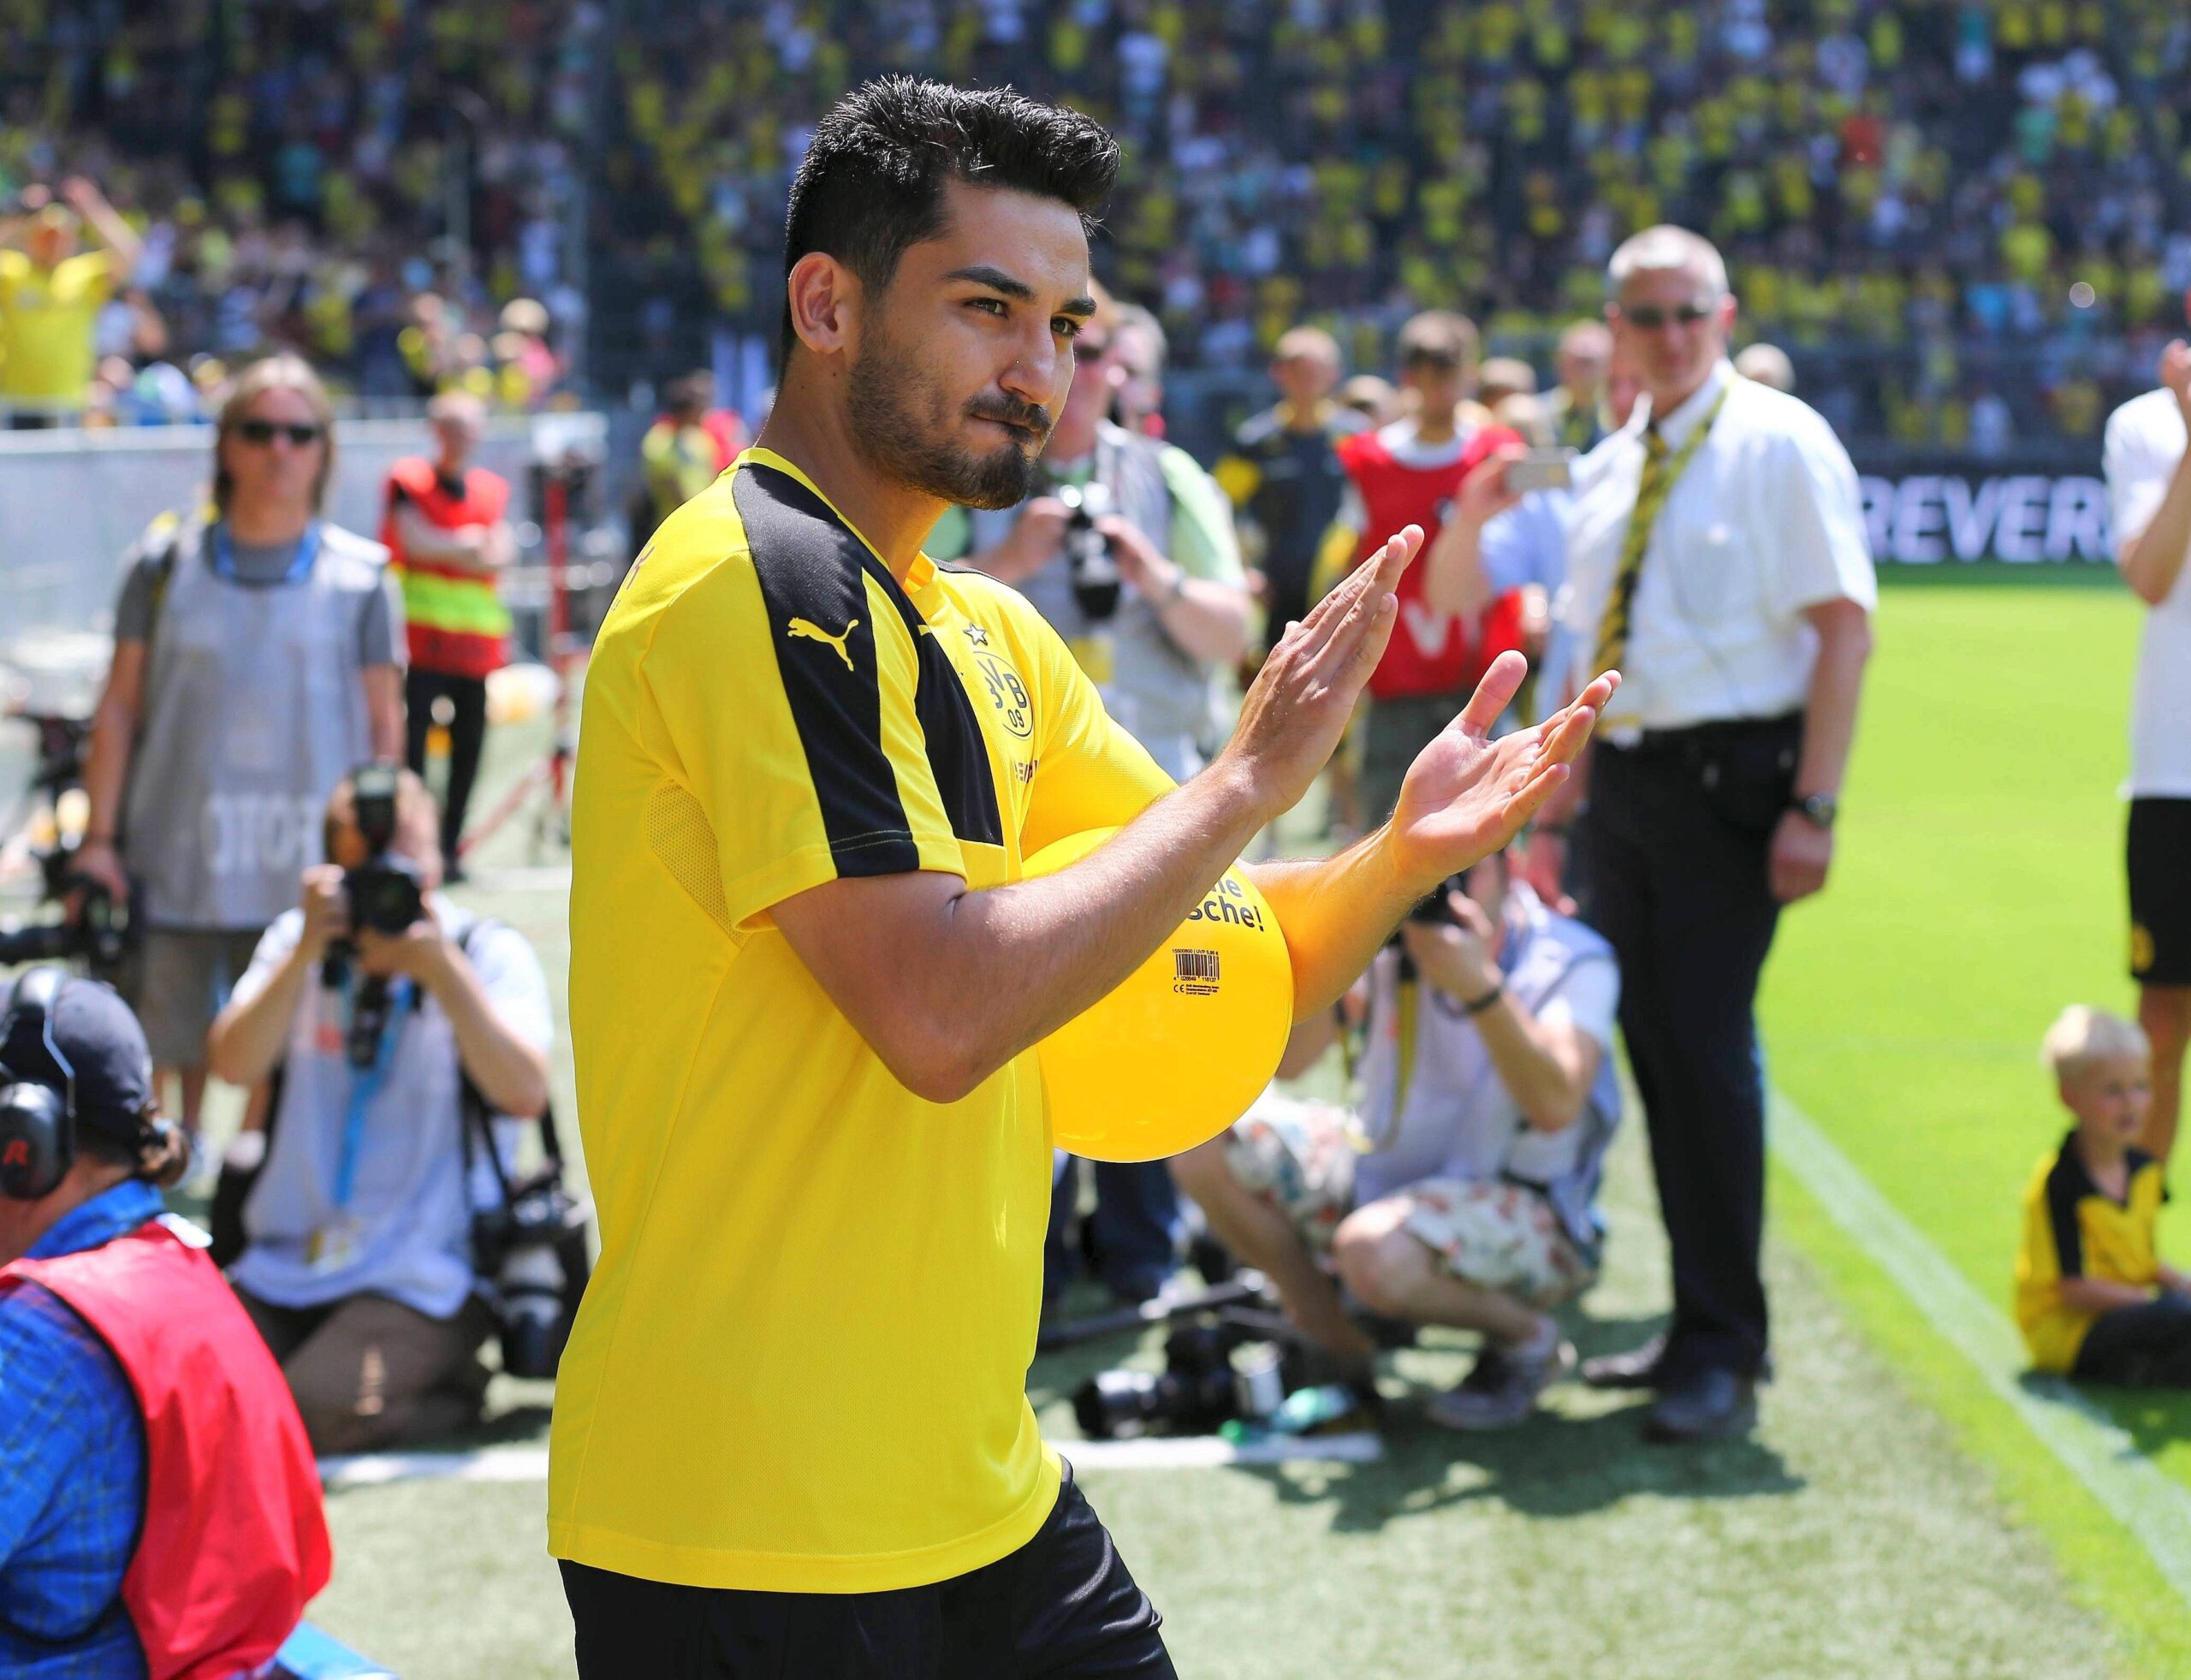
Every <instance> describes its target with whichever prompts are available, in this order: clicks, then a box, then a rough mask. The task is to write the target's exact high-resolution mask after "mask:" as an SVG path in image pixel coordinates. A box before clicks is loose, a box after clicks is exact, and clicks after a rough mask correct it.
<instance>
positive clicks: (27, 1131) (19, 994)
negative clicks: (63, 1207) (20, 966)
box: [0, 968, 76, 1202]
mask: <svg viewBox="0 0 2191 1680" xmlns="http://www.w3.org/2000/svg"><path fill="white" fill-rule="evenodd" d="M67 983H68V974H67V972H66V971H63V970H61V969H57V968H34V969H33V970H31V971H29V972H28V973H27V974H26V975H24V976H23V977H22V978H21V979H20V980H18V981H16V982H15V995H14V996H13V997H11V998H10V999H9V1000H8V1013H7V1016H6V1018H4V1019H0V1052H4V1050H5V1048H6V1047H7V1046H8V1045H9V1043H10V1042H13V1040H14V1038H15V1027H16V1024H18V1023H19V1022H22V1021H25V1020H33V1021H36V1022H37V1023H38V1028H39V1035H40V1036H42V1037H43V1038H44V1039H45V1053H46V1054H48V1055H50V1056H51V1057H52V1058H53V1063H54V1066H56V1067H58V1068H59V1069H60V1070H61V1073H62V1077H63V1078H65V1079H66V1080H67V1081H68V1084H67V1086H66V1087H65V1088H64V1089H62V1090H57V1091H56V1089H53V1087H52V1086H50V1085H48V1084H45V1083H42V1082H40V1081H38V1080H32V1079H24V1078H21V1077H18V1076H17V1075H16V1073H15V1070H14V1069H12V1068H10V1067H9V1066H7V1065H6V1064H5V1063H4V1062H0V1078H4V1079H5V1080H6V1081H7V1082H8V1083H6V1084H5V1085H4V1086H0V1196H9V1197H10V1198H11V1199H13V1200H15V1201H17V1202H36V1201H38V1200H39V1199H40V1198H41V1197H43V1196H50V1195H52V1194H53V1192H54V1191H55V1190H56V1189H58V1188H59V1187H60V1184H61V1181H62V1179H63V1178H66V1177H68V1168H69V1167H70V1166H71V1165H73V1164H74V1161H75V1159H76V1070H75V1068H74V1067H73V1066H70V1064H69V1060H68V1057H66V1056H64V1055H62V1054H61V1047H60V1046H59V1045H58V1044H56V1043H55V1042H54V1040H53V1007H54V1005H55V1004H56V1003H58V1002H59V1001H60V1000H61V988H62V986H64V985H65V984H67Z"/></svg>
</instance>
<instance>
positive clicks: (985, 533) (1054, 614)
mask: <svg viewBox="0 0 2191 1680" xmlns="http://www.w3.org/2000/svg"><path fill="white" fill-rule="evenodd" d="M1162 449H1163V446H1162V445H1161V444H1159V443H1157V442H1154V441H1153V440H1151V439H1149V438H1146V437H1137V436H1134V435H1133V434H1132V433H1131V432H1129V431H1126V430H1124V429H1122V428H1120V427H1119V426H1114V425H1113V424H1111V423H1110V422H1109V421H1107V420H1106V421H1104V422H1102V423H1101V425H1100V426H1099V427H1098V429H1097V431H1096V436H1095V463H1094V472H1093V473H1092V474H1091V477H1092V478H1093V479H1094V480H1095V482H1096V483H1099V484H1103V485H1105V486H1106V487H1107V488H1108V489H1109V490H1110V492H1111V494H1112V496H1113V497H1114V498H1115V499H1116V510H1117V512H1118V513H1119V515H1120V516H1121V517H1122V518H1124V519H1126V520H1128V521H1129V522H1130V523H1131V524H1133V525H1137V526H1138V527H1139V528H1140V529H1141V531H1143V533H1144V534H1145V535H1146V536H1147V537H1149V540H1150V541H1151V542H1153V543H1155V545H1156V548H1157V550H1158V552H1159V553H1162V554H1167V555H1168V554H1169V552H1170V549H1171V546H1172V536H1171V532H1172V492H1171V490H1170V489H1169V487H1168V486H1167V484H1165V482H1164V467H1163V460H1162ZM1018 516H1019V510H1018V508H1003V509H1000V510H998V511H995V512H987V511H976V512H974V513H972V514H971V520H972V533H973V547H974V548H975V549H977V550H979V549H986V548H989V547H991V546H992V545H994V544H995V543H998V542H1000V541H1001V540H1003V538H1004V537H1006V535H1008V534H1009V533H1010V531H1011V530H1012V523H1013V521H1014V520H1016V519H1018ZM1019 589H1020V592H1021V593H1022V594H1024V596H1025V597H1027V598H1028V600H1029V601H1030V602H1032V603H1034V606H1035V609H1036V611H1037V612H1039V613H1040V614H1042V617H1043V619H1044V620H1045V621H1046V622H1048V625H1049V626H1050V627H1051V628H1052V629H1053V630H1054V631H1056V632H1058V634H1059V635H1060V636H1061V637H1063V638H1065V642H1066V645H1067V646H1068V647H1070V648H1072V650H1073V654H1074V656H1075V657H1076V658H1078V660H1079V661H1080V662H1081V667H1082V668H1083V669H1084V670H1085V671H1087V673H1088V674H1089V676H1090V679H1091V680H1093V681H1094V682H1095V686H1096V687H1097V688H1098V689H1099V690H1100V691H1101V693H1102V696H1103V708H1104V709H1105V710H1106V711H1107V712H1109V713H1110V715H1112V717H1113V718H1114V719H1115V720H1117V721H1118V723H1119V727H1122V728H1123V729H1125V732H1126V733H1128V734H1129V735H1131V736H1132V737H1133V738H1134V739H1136V740H1137V741H1139V742H1140V743H1141V744H1142V745H1143V746H1145V747H1147V748H1148V749H1149V756H1150V757H1153V758H1155V760H1156V762H1157V763H1158V764H1160V765H1161V766H1162V767H1163V769H1164V771H1165V774H1167V775H1169V776H1171V777H1172V778H1173V780H1175V781H1185V780H1186V778H1187V777H1189V776H1191V775H1193V774H1194V773H1195V772H1196V770H1198V769H1201V768H1202V757H1203V752H1204V750H1205V748H1206V747H1207V745H1208V743H1209V741H1210V739H1211V738H1212V735H1213V727H1212V720H1213V718H1214V703H1215V692H1214V674H1213V673H1212V672H1211V671H1210V670H1209V669H1208V668H1207V667H1205V666H1204V665H1202V663H1201V662H1199V661H1197V660H1196V659H1193V658H1191V656H1188V655H1187V654H1186V653H1185V652H1183V651H1181V650H1180V648H1179V644H1177V643H1176V642H1174V641H1173V639H1172V638H1171V637H1170V636H1168V635H1167V634H1166V633H1165V631H1164V626H1163V624H1162V622H1161V620H1159V618H1158V616H1157V613H1156V608H1155V607H1154V606H1152V605H1150V603H1149V602H1147V601H1145V600H1143V598H1142V597H1141V596H1139V595H1138V594H1137V593H1135V591H1132V590H1131V589H1130V588H1129V589H1121V590H1120V591H1119V608H1118V611H1117V612H1115V613H1113V614H1112V615H1111V616H1110V617H1109V618H1107V619H1104V620H1092V619H1090V617H1089V616H1088V615H1087V614H1085V613H1084V612H1083V611H1082V610H1081V608H1080V603H1079V602H1078V601H1077V600H1075V599H1074V598H1073V593H1072V567H1069V566H1067V565H1066V562H1065V559H1064V556H1063V555H1062V554H1060V555H1057V556H1055V557H1054V558H1053V559H1052V560H1051V561H1050V563H1049V564H1048V565H1047V566H1045V567H1043V568H1042V570H1041V571H1039V572H1037V573H1036V574H1035V575H1034V576H1033V577H1031V578H1029V579H1026V580H1025V581H1024V583H1022V584H1021V585H1019Z"/></svg>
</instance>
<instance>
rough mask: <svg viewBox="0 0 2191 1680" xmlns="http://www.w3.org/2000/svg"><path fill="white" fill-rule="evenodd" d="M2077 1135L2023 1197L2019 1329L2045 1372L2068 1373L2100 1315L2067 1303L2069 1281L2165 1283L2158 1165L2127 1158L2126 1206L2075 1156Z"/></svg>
mask: <svg viewBox="0 0 2191 1680" xmlns="http://www.w3.org/2000/svg"><path fill="white" fill-rule="evenodd" d="M2076 1136H2077V1135H2076V1133H2075V1132H2074V1131H2073V1132H2071V1133H2070V1134H2069V1137H2067V1138H2066V1139H2064V1140H2063V1144H2062V1147H2061V1149H2059V1150H2058V1151H2057V1152H2056V1153H2055V1154H2053V1155H2049V1156H2047V1157H2046V1159H2045V1160H2043V1161H2040V1163H2039V1166H2038V1167H2037V1168H2036V1169H2035V1170H2034V1172H2033V1173H2032V1175H2031V1182H2030V1184H2028V1185H2026V1186H2025V1188H2024V1193H2023V1240H2022V1243H2021V1244H2019V1245H2018V1247H2017V1249H2016V1327H2017V1328H2018V1329H2020V1330H2022V1332H2023V1339H2024V1345H2026V1346H2027V1347H2028V1349H2029V1350H2030V1351H2031V1362H2032V1364H2033V1365H2034V1367H2035V1368H2038V1369H2040V1370H2042V1371H2053V1372H2056V1373H2067V1372H2068V1371H2069V1368H2071V1367H2072V1366H2074V1365H2075V1363H2076V1362H2077V1351H2078V1349H2080V1348H2081V1347H2082V1346H2083V1345H2084V1340H2085V1333H2086V1332H2087V1331H2088V1330H2090V1329H2091V1328H2092V1326H2093V1320H2094V1319H2095V1318H2096V1317H2098V1316H2099V1315H2098V1314H2096V1313H2088V1312H2080V1311H2078V1310H2077V1309H2075V1308H2073V1307H2071V1306H2069V1303H2066V1302H2065V1301H2063V1299H2062V1279H2064V1278H2104V1279H2108V1280H2109V1281H2111V1282H2114V1283H2125V1284H2136V1285H2141V1286H2150V1285H2152V1284H2154V1283H2156V1282H2158V1280H2159V1277H2160V1257H2159V1256H2158V1254H2157V1253H2156V1252H2155V1250H2154V1248H2153V1225H2154V1222H2155V1221H2156V1220H2158V1218H2159V1216H2160V1204H2161V1202H2162V1201H2163V1199H2164V1197H2165V1196H2166V1195H2167V1190H2166V1189H2165V1188H2164V1185H2163V1184H2162V1180H2161V1164H2160V1163H2159V1162H2158V1161H2156V1160H2154V1159H2153V1158H2152V1156H2151V1155H2147V1154H2146V1153H2145V1151H2144V1150H2142V1149H2132V1150H2130V1151H2129V1164H2128V1166H2127V1167H2126V1169H2125V1171H2126V1173H2127V1175H2128V1176H2127V1179H2126V1182H2125V1184H2124V1187H2123V1200H2121V1201H2120V1202H2117V1200H2115V1198H2114V1197H2113V1196H2110V1195H2108V1194H2107V1193H2106V1191H2105V1190H2101V1189H2100V1187H2099V1185H2098V1184H2094V1183H2093V1179H2092V1174H2091V1173H2090V1172H2087V1171H2086V1170H2085V1163H2084V1158H2083V1157H2082V1156H2081V1155H2079V1154H2078V1153H2077V1146H2076Z"/></svg>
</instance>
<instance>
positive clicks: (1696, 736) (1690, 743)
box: [1603, 712, 1803, 758]
mask: <svg viewBox="0 0 2191 1680" xmlns="http://www.w3.org/2000/svg"><path fill="white" fill-rule="evenodd" d="M1802 727H1803V715H1802V713H1801V712H1788V713H1785V714H1784V715H1781V716H1779V717H1728V718H1714V719H1713V720H1712V721H1710V722H1708V723H1692V724H1689V726H1688V727H1685V728H1681V729H1646V730H1645V731H1644V732H1643V733H1642V737H1641V738H1640V739H1637V740H1636V741H1635V742H1634V743H1633V744H1631V745H1628V746H1619V745H1615V744H1614V743H1613V742H1612V741H1610V740H1608V741H1606V742H1604V743H1603V745H1606V746H1607V747H1609V748H1611V749H1612V751H1615V752H1621V753H1628V754H1630V755H1632V756H1634V757H1638V758H1644V757H1651V758H1658V757H1693V756H1695V755H1697V754H1700V753H1711V752H1714V751H1719V750H1720V749H1723V748H1725V747H1730V746H1734V745H1738V744H1741V743H1745V742H1749V741H1758V740H1772V739H1781V738H1792V737H1794V736H1796V735H1800V734H1801V733H1802Z"/></svg>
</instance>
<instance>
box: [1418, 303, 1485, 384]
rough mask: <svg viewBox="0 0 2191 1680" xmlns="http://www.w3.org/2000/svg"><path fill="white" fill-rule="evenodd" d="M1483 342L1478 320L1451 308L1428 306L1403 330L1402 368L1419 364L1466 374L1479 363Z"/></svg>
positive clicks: (1442, 371)
mask: <svg viewBox="0 0 2191 1680" xmlns="http://www.w3.org/2000/svg"><path fill="white" fill-rule="evenodd" d="M1480 347H1481V341H1480V340H1479V339H1478V338H1477V337H1476V323H1475V322H1473V321H1471V320H1470V319H1469V318H1468V317H1467V316H1465V315H1457V314H1455V313H1454V312H1452V310H1450V309H1426V310H1424V311H1423V312H1422V313H1421V314H1420V315H1415V316H1410V318H1408V322H1407V324H1406V325H1405V326H1404V327H1402V328H1401V329H1400V337H1399V363H1400V371H1401V372H1403V373H1405V372H1408V371H1410V370H1412V369H1415V368H1418V367H1428V368H1435V369H1436V370H1437V371H1439V372H1440V373H1466V372H1467V371H1469V370H1470V368H1472V367H1474V366H1475V365H1476V357H1477V355H1478V354H1479V353H1480Z"/></svg>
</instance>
